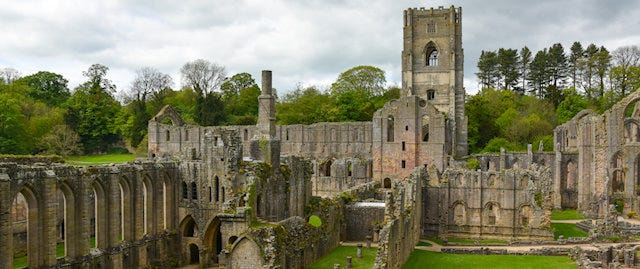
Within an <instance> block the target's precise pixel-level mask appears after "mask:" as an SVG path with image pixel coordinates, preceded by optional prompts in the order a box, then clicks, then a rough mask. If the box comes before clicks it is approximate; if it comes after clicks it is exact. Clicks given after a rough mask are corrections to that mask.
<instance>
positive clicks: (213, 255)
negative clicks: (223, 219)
mask: <svg viewBox="0 0 640 269" xmlns="http://www.w3.org/2000/svg"><path fill="white" fill-rule="evenodd" d="M204 240H205V245H206V247H207V249H209V251H210V253H209V258H210V259H211V261H210V263H211V264H217V263H218V254H220V252H221V251H222V248H223V245H222V242H223V240H222V233H221V231H220V219H218V218H217V217H216V218H214V219H213V220H211V222H210V223H209V225H208V226H207V231H206V232H205V234H204Z"/></svg>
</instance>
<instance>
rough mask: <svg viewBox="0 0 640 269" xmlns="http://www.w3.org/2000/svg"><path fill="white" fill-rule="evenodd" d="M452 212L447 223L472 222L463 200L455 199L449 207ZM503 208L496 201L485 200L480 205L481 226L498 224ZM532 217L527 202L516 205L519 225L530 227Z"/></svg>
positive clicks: (459, 224) (530, 207) (463, 224)
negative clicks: (485, 201)
mask: <svg viewBox="0 0 640 269" xmlns="http://www.w3.org/2000/svg"><path fill="white" fill-rule="evenodd" d="M450 210H451V212H452V213H453V214H452V215H451V216H450V218H449V223H452V224H454V225H458V226H465V225H470V224H472V221H471V216H470V215H471V214H469V212H468V211H469V208H468V206H467V204H466V203H465V202H464V201H456V202H454V203H453V204H452V205H451V207H450ZM503 210H504V209H503V208H502V206H501V205H500V203H498V202H493V201H491V202H487V203H485V204H484V206H483V207H482V212H481V214H482V219H481V223H479V224H480V225H482V226H500V223H501V221H502V219H501V215H502V211H503ZM532 219H533V207H532V206H531V205H529V204H523V205H520V206H519V207H518V212H517V223H518V225H519V226H521V227H530V226H531V223H532V222H531V221H532Z"/></svg>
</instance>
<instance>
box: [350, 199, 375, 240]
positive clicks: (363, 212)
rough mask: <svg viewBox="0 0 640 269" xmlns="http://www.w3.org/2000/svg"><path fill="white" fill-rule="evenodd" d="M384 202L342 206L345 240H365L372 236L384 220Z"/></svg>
mask: <svg viewBox="0 0 640 269" xmlns="http://www.w3.org/2000/svg"><path fill="white" fill-rule="evenodd" d="M384 208H385V204H384V202H365V203H354V204H349V205H346V206H345V208H344V216H345V222H346V225H347V233H346V238H345V239H346V240H347V241H365V240H366V237H367V236H371V238H374V237H375V236H374V233H377V232H378V230H379V229H380V228H379V226H380V225H382V222H383V221H384Z"/></svg>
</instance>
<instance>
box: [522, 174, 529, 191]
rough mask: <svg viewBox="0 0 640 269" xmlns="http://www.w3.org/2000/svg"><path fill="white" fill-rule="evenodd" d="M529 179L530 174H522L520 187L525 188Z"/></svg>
mask: <svg viewBox="0 0 640 269" xmlns="http://www.w3.org/2000/svg"><path fill="white" fill-rule="evenodd" d="M530 179H531V175H529V174H524V175H522V177H521V178H520V188H521V189H526V188H527V187H528V186H529V180H530Z"/></svg>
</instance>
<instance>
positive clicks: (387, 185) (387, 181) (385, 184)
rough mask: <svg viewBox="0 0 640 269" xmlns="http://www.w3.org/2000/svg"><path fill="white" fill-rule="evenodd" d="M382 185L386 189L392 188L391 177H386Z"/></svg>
mask: <svg viewBox="0 0 640 269" xmlns="http://www.w3.org/2000/svg"><path fill="white" fill-rule="evenodd" d="M382 187H383V188H385V189H391V179H390V178H385V179H384V180H383V182H382Z"/></svg>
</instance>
